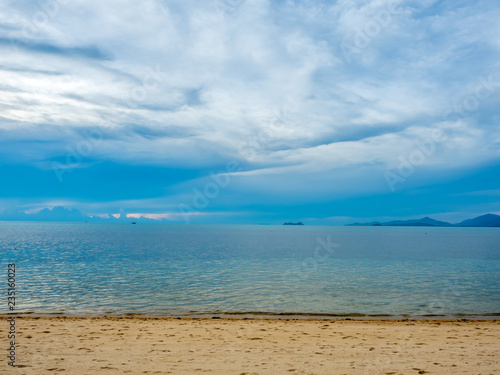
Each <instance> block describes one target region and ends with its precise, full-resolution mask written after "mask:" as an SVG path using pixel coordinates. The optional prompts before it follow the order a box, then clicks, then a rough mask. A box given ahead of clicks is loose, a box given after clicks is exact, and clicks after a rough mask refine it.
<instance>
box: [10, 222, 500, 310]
mask: <svg viewBox="0 0 500 375" xmlns="http://www.w3.org/2000/svg"><path fill="white" fill-rule="evenodd" d="M9 264H15V270H16V273H15V292H16V295H15V297H16V299H15V303H16V305H15V312H16V313H18V314H26V315H29V314H34V315H68V316H72V315H75V316H108V315H128V314H133V315H134V314H138V315H147V316H299V317H300V316H329V317H330V316H331V317H363V316H374V317H376V316H389V317H405V316H410V317H411V316H413V317H419V316H444V317H486V316H488V317H491V316H499V315H500V228H436V227H344V226H307V225H304V226H283V225H195V224H160V223H159V224H142V223H138V224H136V225H132V224H130V223H120V224H115V223H64V222H0V266H1V267H3V268H4V272H3V274H4V281H2V282H1V284H0V285H2V284H3V287H1V286H0V291H1V289H3V291H1V293H2V294H4V296H6V295H7V288H8V265H9ZM10 281H12V280H10ZM9 312H10V311H9V309H8V305H7V297H5V298H4V302H1V306H0V314H7V313H9Z"/></svg>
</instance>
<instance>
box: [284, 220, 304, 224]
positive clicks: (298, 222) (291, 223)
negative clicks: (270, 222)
mask: <svg viewBox="0 0 500 375" xmlns="http://www.w3.org/2000/svg"><path fill="white" fill-rule="evenodd" d="M283 225H304V224H303V223H302V222H301V221H299V222H298V223H283Z"/></svg>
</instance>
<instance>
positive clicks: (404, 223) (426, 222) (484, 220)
mask: <svg viewBox="0 0 500 375" xmlns="http://www.w3.org/2000/svg"><path fill="white" fill-rule="evenodd" d="M347 226H372V227H375V226H378V227H380V226H382V227H500V216H498V215H494V214H486V215H482V216H479V217H476V218H474V219H467V220H464V221H462V222H461V223H458V224H450V223H447V222H446V221H438V220H434V219H431V218H430V217H424V218H422V219H411V220H394V221H387V222H385V223H380V222H378V221H372V222H371V223H353V224H347Z"/></svg>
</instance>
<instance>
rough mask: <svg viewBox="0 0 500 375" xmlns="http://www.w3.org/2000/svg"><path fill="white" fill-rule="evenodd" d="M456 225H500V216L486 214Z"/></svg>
mask: <svg viewBox="0 0 500 375" xmlns="http://www.w3.org/2000/svg"><path fill="white" fill-rule="evenodd" d="M455 226H456V227H500V216H498V215H493V214H486V215H482V216H478V217H476V218H474V219H467V220H464V221H462V222H461V223H458V224H455Z"/></svg>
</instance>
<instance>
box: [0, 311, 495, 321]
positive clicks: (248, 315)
mask: <svg viewBox="0 0 500 375" xmlns="http://www.w3.org/2000/svg"><path fill="white" fill-rule="evenodd" d="M12 316H15V317H17V318H30V317H32V318H35V317H61V318H63V317H66V318H122V317H123V318H128V317H130V318H145V319H147V318H159V319H170V318H174V319H189V318H199V319H224V318H227V319H242V320H245V319H267V320H282V319H306V320H315V319H317V320H329V319H339V320H345V319H347V320H388V321H391V320H457V321H458V320H491V321H494V320H500V313H486V314H463V313H457V314H425V315H406V314H402V315H390V314H360V313H351V314H323V313H269V312H230V313H227V312H188V313H181V314H175V313H173V314H168V313H161V314H157V313H113V312H104V313H81V312H74V313H67V312H62V311H55V312H43V313H42V312H15V313H0V319H6V318H9V317H12Z"/></svg>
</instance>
